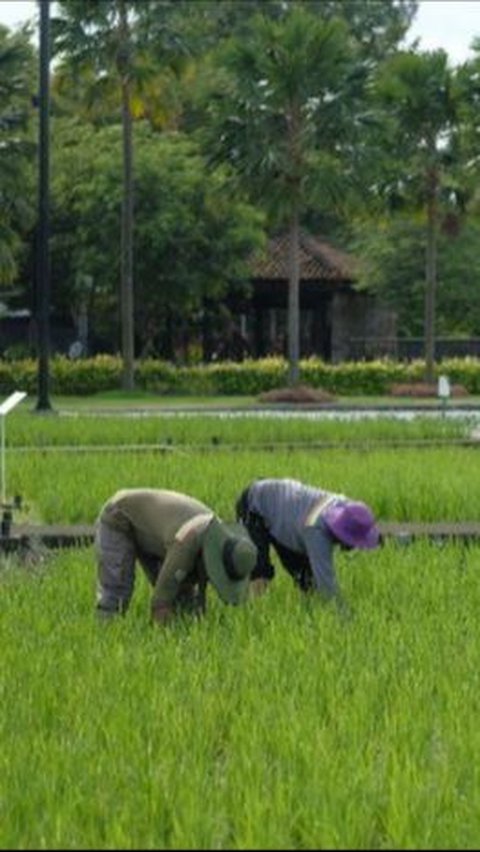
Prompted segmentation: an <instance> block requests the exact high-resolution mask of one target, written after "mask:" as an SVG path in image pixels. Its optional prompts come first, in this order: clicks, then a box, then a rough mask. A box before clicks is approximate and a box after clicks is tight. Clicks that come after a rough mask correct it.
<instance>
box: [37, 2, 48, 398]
mask: <svg viewBox="0 0 480 852" xmlns="http://www.w3.org/2000/svg"><path fill="white" fill-rule="evenodd" d="M39 7H40V54H39V55H40V90H39V176H38V229H37V246H36V260H37V263H36V273H37V274H36V283H37V294H36V296H37V297H36V310H37V329H38V400H37V407H36V410H37V411H50V410H51V405H50V400H49V364H48V361H49V349H50V258H49V246H48V241H49V117H50V116H49V113H50V79H49V78H50V0H39Z"/></svg>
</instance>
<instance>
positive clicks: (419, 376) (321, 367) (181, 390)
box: [0, 355, 480, 396]
mask: <svg viewBox="0 0 480 852" xmlns="http://www.w3.org/2000/svg"><path fill="white" fill-rule="evenodd" d="M287 374H288V365H287V362H286V361H285V360H284V359H283V358H279V357H274V358H273V357H271V358H263V359H259V360H247V361H243V362H242V363H233V362H223V363H212V364H205V365H196V366H189V367H187V366H186V367H182V366H176V365H174V364H171V363H168V362H165V361H158V360H153V359H149V360H145V361H139V362H138V363H137V365H136V369H135V383H136V387H137V388H138V389H142V390H146V391H150V392H153V393H158V394H165V395H166V394H169V395H173V394H178V395H182V396H183V395H191V396H216V395H225V396H236V395H238V396H244V395H245V396H257V395H258V394H260V393H261V392H263V391H268V390H273V389H274V388H281V387H285V386H286V385H287ZM424 374H425V364H424V362H423V361H421V360H417V361H412V362H409V363H403V362H396V361H391V360H389V359H382V360H377V361H356V362H344V363H342V364H327V363H325V362H324V361H321V360H320V359H319V358H308V359H305V360H302V361H301V362H300V383H301V384H305V385H309V386H310V387H314V388H322V389H324V390H326V391H328V392H330V393H332V394H334V395H336V396H376V395H382V394H388V393H389V390H390V387H391V385H392V384H395V383H400V382H405V383H407V382H408V383H410V382H421V381H422V380H423V378H424ZM442 374H443V375H446V376H448V378H449V380H450V382H451V383H452V384H453V383H455V384H460V385H463V386H464V387H465V389H466V390H467V391H468V392H469V393H472V394H480V359H479V358H472V357H466V358H448V359H444V360H443V361H441V362H439V363H438V364H437V365H436V375H437V376H439V375H442ZM49 375H50V390H51V392H52V393H53V394H61V395H88V394H94V393H99V392H101V391H108V390H116V389H120V388H121V386H122V361H121V359H120V357H117V356H113V355H97V356H96V357H94V358H86V359H81V360H80V359H79V360H70V359H69V358H66V357H65V356H55V357H53V358H52V359H51V360H50V362H49ZM37 386H38V367H37V362H36V361H35V360H33V359H25V360H19V361H1V360H0V391H1V392H2V393H3V394H8V393H11V392H12V391H14V390H24V391H26V392H27V393H35V392H36V390H37Z"/></svg>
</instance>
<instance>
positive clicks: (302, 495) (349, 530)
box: [236, 479, 380, 611]
mask: <svg viewBox="0 0 480 852" xmlns="http://www.w3.org/2000/svg"><path fill="white" fill-rule="evenodd" d="M236 514H237V519H240V520H241V521H242V522H243V523H244V525H245V527H246V529H247V530H248V532H249V533H250V535H251V537H252V539H253V541H254V542H255V544H256V546H257V548H258V559H257V564H256V566H255V568H254V570H253V572H252V576H251V579H252V581H253V580H255V581H256V582H255V586H256V590H257V592H258V591H260V590H262V589H265V588H266V587H267V584H268V582H269V581H270V580H271V579H272V578H273V576H274V573H275V569H274V567H273V565H272V564H271V562H270V556H269V552H270V545H272V547H273V548H274V550H275V551H276V553H277V555H278V557H279V559H280V561H281V563H282V565H283V566H284V568H286V570H287V571H288V573H289V574H290V575H291V577H293V580H294V582H295V583H296V584H297V586H299V587H300V589H302V591H304V592H307V591H311V590H317V591H318V592H320V593H321V594H322V596H323V597H324V598H325V599H326V600H329V599H335V600H336V602H337V604H339V605H340V609H341V610H343V611H345V610H346V605H345V603H344V602H343V600H342V598H341V594H340V590H339V587H338V583H337V578H336V575H335V570H334V564H333V548H334V546H335V545H338V546H339V547H341V548H342V549H346V550H353V549H354V548H361V549H368V548H374V547H376V546H377V545H378V544H379V542H380V533H379V530H378V528H377V526H376V523H375V519H374V517H373V514H372V512H371V510H370V509H369V507H368V506H367V505H366V504H365V503H362V502H357V501H355V500H350V499H349V498H348V497H345V496H344V495H343V494H334V493H332V492H329V491H323V490H322V489H320V488H315V487H312V486H310V485H304V484H303V483H302V482H298V481H297V480H294V479H258V480H255V481H254V482H252V483H251V484H250V485H249V486H248V488H246V489H245V490H244V491H243V492H242V494H241V495H240V497H239V499H238V501H237V504H236Z"/></svg>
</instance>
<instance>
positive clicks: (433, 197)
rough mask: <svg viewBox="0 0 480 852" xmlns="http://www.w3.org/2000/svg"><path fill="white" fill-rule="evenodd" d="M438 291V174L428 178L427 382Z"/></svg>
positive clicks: (430, 373)
mask: <svg viewBox="0 0 480 852" xmlns="http://www.w3.org/2000/svg"><path fill="white" fill-rule="evenodd" d="M436 291H437V174H436V170H435V169H432V171H431V173H430V175H429V177H428V200H427V245H426V257H425V381H426V382H429V383H432V382H433V381H434V378H435V375H434V371H435V312H436V305H435V303H436Z"/></svg>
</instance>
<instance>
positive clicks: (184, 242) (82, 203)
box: [52, 119, 263, 339]
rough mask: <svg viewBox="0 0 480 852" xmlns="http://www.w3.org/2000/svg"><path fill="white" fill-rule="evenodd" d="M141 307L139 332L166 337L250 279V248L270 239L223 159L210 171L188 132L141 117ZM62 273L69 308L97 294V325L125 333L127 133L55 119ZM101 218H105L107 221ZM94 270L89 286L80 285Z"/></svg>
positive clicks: (58, 285)
mask: <svg viewBox="0 0 480 852" xmlns="http://www.w3.org/2000/svg"><path fill="white" fill-rule="evenodd" d="M134 138H135V151H136V153H135V175H136V177H135V187H136V189H135V309H136V320H137V332H138V335H139V337H141V338H142V339H144V338H145V336H146V331H147V330H148V332H149V333H150V332H151V333H152V334H154V335H155V336H156V337H157V338H158V337H160V336H165V335H166V328H167V325H168V323H170V324H171V323H172V322H174V323H177V324H178V323H180V322H182V321H183V320H184V319H187V318H188V319H190V318H191V317H192V315H195V312H198V311H199V309H200V308H201V307H202V304H203V300H204V298H219V297H220V296H222V295H223V294H224V293H225V292H226V290H227V289H228V287H229V286H232V285H233V284H235V285H236V286H237V287H238V286H240V284H241V283H242V282H245V281H246V279H247V277H248V274H247V265H246V264H247V258H248V257H249V256H250V253H251V251H253V249H254V248H257V247H259V246H260V245H262V244H263V229H262V225H263V220H262V217H261V216H260V214H259V213H258V212H257V211H256V210H255V209H254V208H253V207H252V206H251V205H249V204H248V203H247V202H246V200H245V199H244V197H243V196H242V195H241V194H239V193H237V194H235V195H234V194H233V193H232V190H231V187H230V186H229V182H228V178H227V175H226V174H225V171H224V170H223V169H222V168H218V169H216V170H215V171H213V172H211V173H210V174H207V172H206V169H205V160H204V158H203V157H202V156H201V154H200V152H199V150H198V146H197V145H196V144H195V143H194V142H193V140H192V139H189V138H188V137H187V136H186V135H184V134H182V133H165V134H162V135H159V134H157V133H155V132H153V131H152V130H151V129H150V127H149V126H148V124H147V123H145V122H143V123H136V125H135V128H134ZM54 139H55V157H56V163H57V168H56V171H55V175H54V179H53V184H52V202H53V218H54V225H53V231H54V234H55V236H54V239H53V241H52V274H53V278H54V282H53V283H54V288H55V292H56V302H57V304H62V305H63V306H64V310H67V306H70V307H72V293H73V294H74V299H73V301H74V302H75V301H76V300H77V299H78V298H79V297H80V296H83V298H85V299H86V300H87V304H88V306H89V310H90V323H91V326H92V331H93V334H94V336H95V334H97V335H99V336H100V337H101V338H105V336H108V337H109V338H110V339H111V338H112V337H113V339H115V321H116V317H117V307H116V306H117V302H118V295H117V286H118V277H119V260H118V250H117V246H118V235H119V228H120V211H121V198H122V187H121V181H120V180H119V174H120V172H121V133H120V128H119V126H117V125H114V126H109V127H104V128H100V129H98V130H95V129H94V128H92V127H90V126H88V125H87V126H85V125H84V126H81V125H80V124H79V123H78V122H75V121H73V122H72V121H70V120H66V119H58V120H57V121H56V122H55V134H54ZM99 222H101V223H102V226H101V228H99ZM85 275H87V276H88V281H89V284H88V287H87V288H86V289H85V287H83V289H82V288H81V290H80V291H77V290H76V288H77V285H78V281H79V280H80V281H81V280H82V277H83V278H84V277H85Z"/></svg>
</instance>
